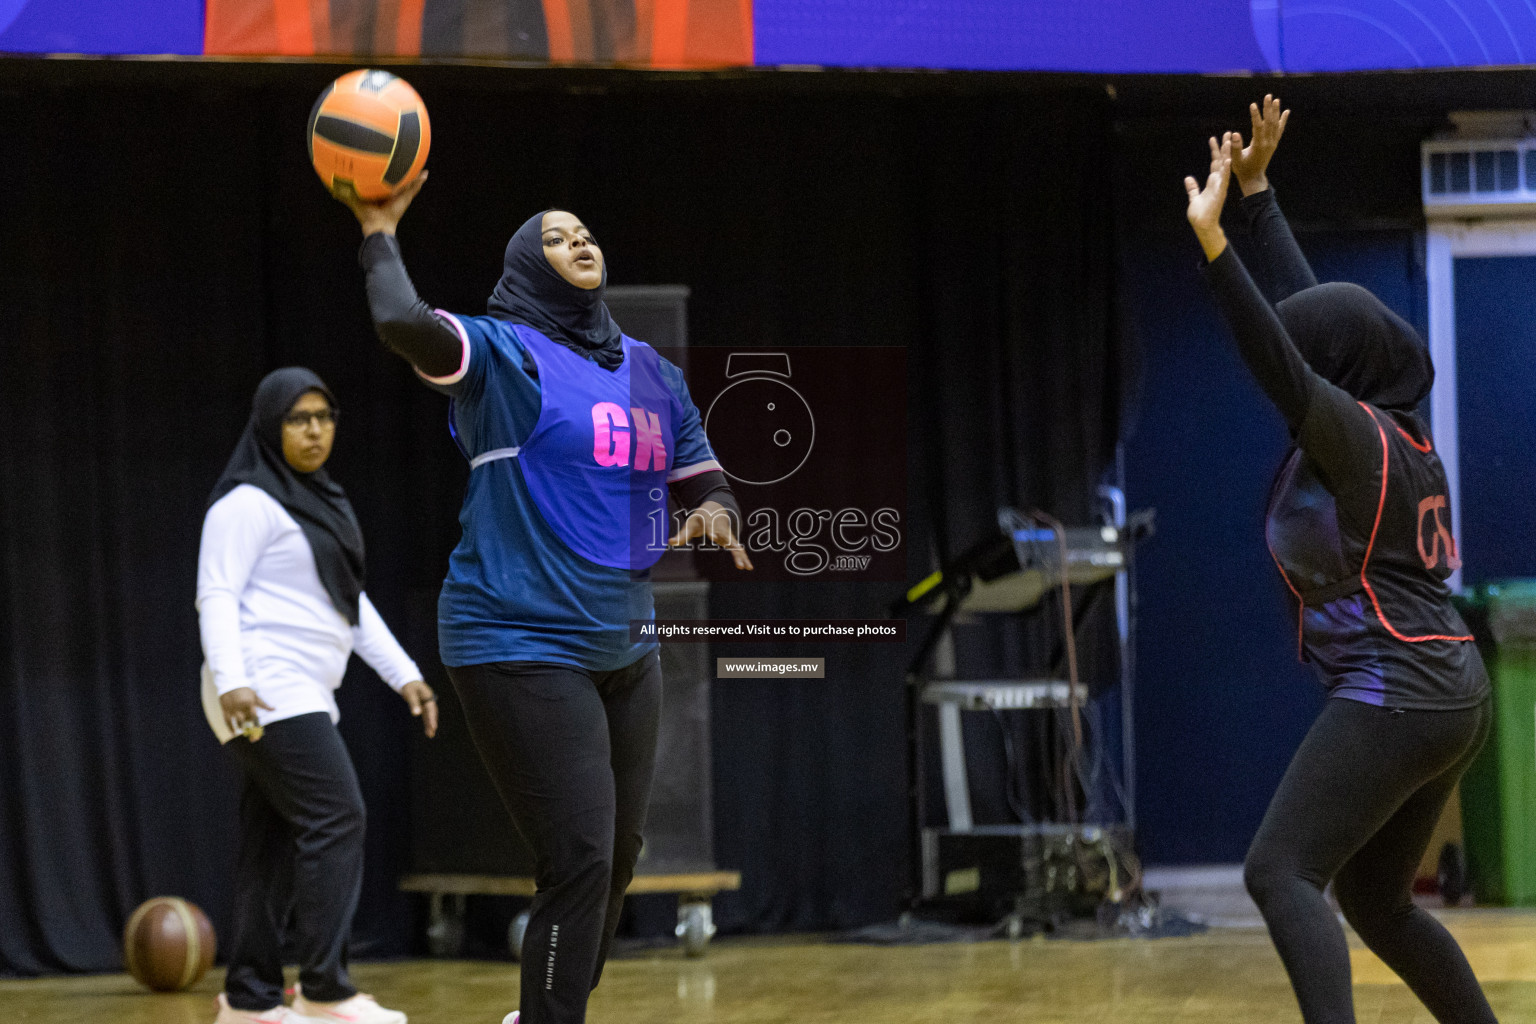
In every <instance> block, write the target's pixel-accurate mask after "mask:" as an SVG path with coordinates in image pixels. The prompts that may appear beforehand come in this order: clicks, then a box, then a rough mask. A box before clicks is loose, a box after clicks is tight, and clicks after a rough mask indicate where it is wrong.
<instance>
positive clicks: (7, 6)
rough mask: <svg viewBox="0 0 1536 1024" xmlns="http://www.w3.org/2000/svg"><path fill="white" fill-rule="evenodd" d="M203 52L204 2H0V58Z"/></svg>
mask: <svg viewBox="0 0 1536 1024" xmlns="http://www.w3.org/2000/svg"><path fill="white" fill-rule="evenodd" d="M202 52H203V0H137V2H135V0H30V2H28V0H0V53H100V54H164V53H174V54H200V53H202Z"/></svg>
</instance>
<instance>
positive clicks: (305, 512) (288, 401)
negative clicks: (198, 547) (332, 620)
mask: <svg viewBox="0 0 1536 1024" xmlns="http://www.w3.org/2000/svg"><path fill="white" fill-rule="evenodd" d="M310 391H315V392H319V393H320V394H321V395H323V396H324V397H325V400H326V401H327V402H329V403H330V406H331V412H332V415H335V412H336V397H335V396H334V395H332V394H331V389H330V388H328V387H326V386H325V382H324V381H323V380H321V379H320V377H319V376H318V375H317V374H316V373H315V372H314V371H312V370H307V369H305V368H304V367H302V366H288V367H284V368H283V369H281V370H273V371H272V372H271V373H269V374H267V375H266V376H265V377H263V378H262V379H261V383H260V384H258V385H257V386H256V397H255V398H254V399H253V400H252V402H251V418H250V419H249V420H248V421H247V422H246V424H245V431H244V433H242V434H241V435H240V440H239V441H238V442H237V443H236V444H235V451H234V454H233V455H231V456H230V457H229V462H228V463H227V464H226V465H225V467H224V473H223V474H222V475H221V476H220V477H219V482H218V483H216V484H214V485H213V493H212V494H210V495H209V496H208V505H209V507H212V505H213V503H214V502H216V501H218V500H219V499H220V498H222V497H224V495H226V494H228V493H229V492H230V491H232V490H234V489H235V488H236V487H238V486H240V485H241V484H251V485H252V486H255V487H260V488H261V489H262V490H263V491H266V492H267V493H268V494H270V495H271V496H272V497H273V498H274V499H276V501H277V503H278V504H280V505H282V506H283V508H284V509H286V510H287V512H288V514H289V515H291V516H292V517H293V519H294V521H295V522H296V523H298V524H299V529H301V530H303V531H304V538H305V539H306V540H307V541H309V546H310V549H311V550H312V551H313V552H314V555H315V568H316V569H318V570H319V572H320V583H321V585H322V586H324V587H325V592H326V593H327V594H329V595H330V598H331V602H332V603H333V604H334V605H335V606H336V610H337V611H339V612H341V614H342V615H343V616H344V617H345V618H346V620H347V622H348V623H350V624H351V625H354V626H355V625H357V621H358V598H359V596H360V595H361V594H362V592H363V531H362V529H361V527H359V526H358V523H357V515H356V513H354V512H353V511H352V503H351V502H349V501H347V495H346V492H345V491H343V490H342V489H341V485H340V484H338V483H336V482H335V481H334V480H332V479H331V478H330V476H329V475H327V474H326V472H325V470H324V469H317V470H315V471H314V472H313V473H301V472H299V471H298V470H296V469H294V468H293V467H292V466H290V465H289V464H288V460H287V459H286V458H284V456H283V419H284V417H286V416H287V415H288V412H289V410H290V409H292V408H293V403H295V402H297V401H298V400H299V399H300V398H302V397H303V396H304V395H305V394H307V393H308V392H310Z"/></svg>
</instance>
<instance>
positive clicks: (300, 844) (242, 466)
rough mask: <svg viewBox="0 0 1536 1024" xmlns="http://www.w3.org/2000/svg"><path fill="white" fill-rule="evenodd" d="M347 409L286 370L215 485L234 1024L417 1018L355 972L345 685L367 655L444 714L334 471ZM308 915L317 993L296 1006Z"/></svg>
mask: <svg viewBox="0 0 1536 1024" xmlns="http://www.w3.org/2000/svg"><path fill="white" fill-rule="evenodd" d="M335 435H336V405H335V400H334V398H333V397H332V395H331V392H330V390H329V389H328V388H327V387H326V386H325V384H324V382H322V381H321V380H320V378H319V377H318V376H316V375H315V374H314V373H312V372H311V371H309V370H306V369H303V368H300V367H289V368H287V369H282V370H276V371H274V372H272V373H270V374H268V375H267V376H266V377H265V378H263V380H262V382H261V384H260V385H259V386H258V387H257V389H256V397H255V401H254V402H253V407H252V411H251V419H250V422H249V423H248V424H247V425H246V429H245V433H244V434H243V435H242V436H241V439H240V442H239V444H238V445H237V446H236V448H235V453H234V454H233V455H232V456H231V457H230V460H229V464H228V466H226V467H225V470H224V474H223V476H221V477H220V479H219V482H218V484H217V485H216V486H215V487H214V490H213V494H212V497H211V498H210V503H209V507H208V514H207V517H206V519H205V520H204V522H203V536H202V547H201V550H200V551H199V554H198V572H197V608H198V619H199V627H200V630H201V633H202V641H203V653H204V656H205V659H206V660H205V662H204V666H203V703H204V709H205V711H206V712H207V714H208V720H209V724H210V725H211V726H212V727H213V730H214V732H215V734H216V735H217V736H218V737H219V740H220V742H222V743H224V744H225V745H226V749H228V750H229V751H230V752H231V754H232V755H233V756H234V758H235V760H236V761H238V762H239V764H240V767H241V770H242V773H243V774H244V776H245V786H244V791H243V793H242V794H241V800H240V829H241V836H240V860H239V865H238V868H237V870H236V876H235V900H234V903H235V906H234V924H233V929H232V936H231V941H230V942H229V972H228V976H227V978H226V981H225V986H224V991H223V992H222V993H220V995H219V1015H218V1019H217V1024H284V1022H287V1024H298V1022H301V1021H315V1020H319V1021H348V1022H351V1024H405V1022H406V1017H405V1015H404V1014H403V1013H400V1012H398V1011H395V1010H386V1009H384V1008H382V1007H380V1006H379V1005H378V1003H377V1002H375V1001H374V1000H373V999H372V997H370V996H367V995H364V994H362V993H359V992H358V991H357V989H356V987H355V986H353V985H352V983H351V981H350V979H349V978H348V976H347V964H346V961H347V955H346V948H347V936H348V934H349V933H350V931H351V927H352V916H353V914H354V913H355V911H356V909H357V900H358V894H359V892H360V891H361V886H362V873H363V825H364V817H365V812H364V808H363V800H362V793H361V791H360V790H359V788H358V784H357V776H356V774H355V772H354V771H353V768H352V761H351V759H350V758H349V757H348V755H347V749H346V746H345V744H343V742H342V740H341V736H340V734H339V733H338V732H337V731H336V722H337V720H338V718H339V717H340V716H339V714H338V712H337V709H336V698H335V690H336V688H337V687H338V686H340V685H341V677H342V673H343V672H344V671H345V670H346V665H347V658H348V656H349V655H350V654H351V653H352V652H353V651H354V650H355V651H356V652H357V653H358V654H359V655H360V656H361V657H362V658H363V660H364V661H366V662H367V663H368V664H369V665H370V666H371V667H372V668H373V669H374V670H375V671H376V672H378V674H379V675H380V676H381V677H382V678H383V679H384V681H385V682H386V683H388V684H389V685H390V686H391V687H392V688H393V689H395V690H396V691H397V692H398V693H399V694H400V695H401V696H402V697H403V698H405V700H406V702H407V703H408V704H409V705H410V708H411V713H412V714H413V715H417V716H420V717H421V718H422V720H423V725H424V726H425V729H426V733H427V735H428V736H431V735H432V734H433V733H434V732H436V729H437V705H436V698H435V697H434V695H433V693H432V690H431V689H430V688H429V687H428V686H427V685H426V683H424V682H423V681H422V679H421V673H420V671H418V670H417V668H416V664H415V662H413V661H412V660H411V659H410V657H409V656H407V655H406V653H405V651H403V650H402V649H401V647H400V645H399V643H397V642H396V641H395V638H394V636H393V635H392V634H391V633H390V631H389V627H387V626H386V625H385V624H384V620H383V619H381V618H380V617H379V613H378V612H377V611H376V610H375V609H374V607H373V604H372V603H371V602H370V601H369V600H368V595H367V594H366V593H364V592H363V542H362V533H361V530H360V529H359V528H358V524H357V517H356V516H355V515H354V514H353V511H352V506H351V505H350V504H349V503H348V501H347V498H346V494H345V493H344V492H343V491H342V489H341V487H340V486H339V485H337V484H336V483H335V482H334V481H332V480H331V479H330V477H329V476H328V475H327V474H326V473H325V471H324V469H323V468H322V467H323V466H324V465H325V461H326V459H328V458H329V457H330V453H331V446H332V444H333V442H334V441H335ZM290 910H291V912H292V915H293V918H292V935H291V936H290V938H291V939H292V942H293V945H294V947H295V949H296V950H297V953H298V956H299V960H300V975H299V981H300V992H299V994H298V995H297V996H296V997H295V1000H294V1004H293V1008H292V1009H289V1008H287V1007H285V1006H284V1005H283V969H282V963H283V959H282V951H283V926H284V923H285V921H286V920H287V918H288V914H289V912H290Z"/></svg>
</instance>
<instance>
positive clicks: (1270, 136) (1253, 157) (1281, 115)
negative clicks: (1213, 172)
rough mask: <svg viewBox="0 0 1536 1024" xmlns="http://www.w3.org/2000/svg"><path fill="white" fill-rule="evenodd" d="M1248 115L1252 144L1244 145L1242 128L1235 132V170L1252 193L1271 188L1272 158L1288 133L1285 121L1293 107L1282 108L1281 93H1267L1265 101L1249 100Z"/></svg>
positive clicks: (1239, 181)
mask: <svg viewBox="0 0 1536 1024" xmlns="http://www.w3.org/2000/svg"><path fill="white" fill-rule="evenodd" d="M1248 119H1249V121H1250V122H1252V125H1253V134H1252V135H1251V136H1250V137H1249V140H1248V145H1246V146H1244V145H1243V137H1242V134H1241V133H1240V132H1232V133H1231V135H1232V138H1233V141H1234V145H1233V147H1232V173H1233V174H1235V175H1237V184H1238V187H1239V188H1241V189H1242V190H1243V195H1245V196H1251V195H1253V194H1254V193H1255V192H1263V191H1264V190H1265V189H1267V188H1269V176H1268V172H1269V161H1270V158H1271V157H1273V156H1274V155H1275V150H1276V149H1277V148H1278V147H1279V145H1280V136H1281V135H1283V134H1284V133H1285V123H1286V122H1287V121H1289V120H1290V119H1291V112H1290V111H1289V110H1281V109H1280V97H1278V96H1270V95H1268V94H1266V95H1265V96H1264V102H1263V103H1262V104H1258V103H1250V104H1248Z"/></svg>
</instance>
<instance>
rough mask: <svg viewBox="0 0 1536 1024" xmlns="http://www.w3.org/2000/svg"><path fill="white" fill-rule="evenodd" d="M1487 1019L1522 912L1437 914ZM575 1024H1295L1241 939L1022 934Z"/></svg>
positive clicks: (60, 1002) (1519, 975)
mask: <svg viewBox="0 0 1536 1024" xmlns="http://www.w3.org/2000/svg"><path fill="white" fill-rule="evenodd" d="M1441 915H1442V919H1443V920H1445V921H1446V922H1447V924H1448V925H1449V926H1450V928H1451V930H1452V931H1453V932H1454V933H1455V934H1456V937H1457V938H1458V939H1459V940H1460V941H1461V943H1462V945H1463V947H1464V948H1465V949H1466V950H1467V953H1468V956H1469V957H1470V959H1471V961H1472V966H1473V967H1474V968H1475V969H1476V971H1477V974H1478V977H1480V978H1481V979H1482V980H1483V983H1484V987H1485V989H1486V990H1487V992H1488V997H1489V1000H1490V1002H1492V1004H1493V1008H1494V1011H1495V1012H1496V1013H1497V1014H1498V1016H1499V1019H1500V1020H1501V1021H1502V1022H1503V1024H1519V1022H1522V1021H1529V1022H1532V1024H1536V911H1504V910H1454V911H1444V912H1441ZM1351 945H1352V946H1353V947H1354V950H1355V952H1354V964H1355V1005H1356V1007H1357V1012H1358V1015H1359V1020H1360V1021H1361V1024H1431V1018H1430V1016H1429V1014H1428V1013H1427V1012H1425V1010H1424V1009H1423V1008H1422V1007H1421V1006H1420V1005H1419V1004H1418V1002H1417V1001H1416V1000H1415V999H1414V998H1413V996H1412V994H1411V993H1409V991H1408V989H1407V988H1406V987H1405V986H1404V985H1403V984H1402V983H1401V982H1399V981H1397V979H1396V978H1395V977H1393V975H1392V974H1391V972H1389V971H1388V970H1387V969H1386V968H1385V967H1384V966H1383V965H1382V964H1381V962H1380V961H1378V960H1376V959H1375V957H1373V956H1372V955H1371V954H1370V953H1369V952H1366V951H1365V950H1363V949H1361V948H1360V947H1359V943H1358V942H1355V941H1353V938H1352V941H1351ZM354 975H355V977H356V979H357V981H358V982H359V984H361V985H362V987H363V988H364V989H365V990H366V991H371V992H373V993H374V994H375V995H377V996H378V997H379V998H380V1001H381V1002H383V1003H384V1005H386V1006H392V1007H397V1008H399V1009H402V1010H405V1011H406V1012H407V1013H409V1014H410V1019H411V1022H412V1024H500V1021H501V1018H502V1015H503V1014H505V1013H506V1012H507V1011H508V1010H510V1009H513V1008H515V1007H516V1005H517V998H516V993H517V968H516V965H515V964H511V963H490V962H477V961H431V960H414V961H408V962H402V963H383V964H377V963H376V964H361V965H358V966H357V967H356V968H355V969H354ZM221 977H222V975H221V973H220V972H218V971H215V972H213V973H211V974H210V975H209V976H208V977H206V978H204V979H203V981H202V982H201V983H200V984H199V985H198V986H197V988H196V989H195V990H194V991H192V992H189V993H183V994H177V995H151V994H149V993H146V992H143V991H141V990H139V989H138V987H137V986H136V985H135V983H134V982H133V981H132V980H131V979H129V978H127V977H126V976H123V975H106V976H96V977H80V978H46V979H40V980H31V981H0V1020H3V1021H4V1022H5V1024H14V1022H17V1021H25V1022H27V1024H65V1022H68V1024H78V1022H82V1021H92V1022H94V1021H110V1022H113V1024H211V1022H212V1020H213V1013H212V1009H211V1008H212V1006H213V998H214V995H215V993H217V992H218V986H219V982H220V979H221ZM588 1019H589V1020H590V1021H592V1024H918V1022H922V1024H982V1022H986V1024H1000V1022H1014V1024H1024V1022H1028V1024H1089V1022H1093V1024H1112V1022H1120V1021H1125V1022H1134V1024H1175V1022H1177V1024H1218V1022H1219V1024H1258V1022H1263V1024H1292V1022H1299V1021H1300V1019H1301V1018H1300V1015H1299V1014H1298V1013H1297V1012H1296V1006H1295V1003H1294V1001H1293V1000H1292V998H1291V993H1290V989H1289V987H1288V986H1287V985H1286V980H1285V975H1284V973H1283V972H1282V970H1281V968H1280V962H1279V961H1278V960H1277V959H1276V957H1275V954H1274V951H1273V949H1272V948H1271V947H1270V945H1269V940H1268V938H1267V937H1266V936H1265V934H1264V932H1263V931H1261V930H1256V929H1234V930H1214V931H1211V932H1208V933H1206V934H1204V935H1198V936H1195V937H1193V938H1187V939H1156V940H1146V939H1119V940H1114V941H1107V942H1067V941H1057V940H1025V941H1023V942H1018V943H1009V942H985V943H978V944H973V945H935V946H902V947H877V946H854V945H842V944H828V943H823V942H820V941H818V940H817V939H815V938H789V939H738V940H727V941H720V942H717V943H716V944H714V945H712V946H711V947H710V949H709V952H708V953H707V954H706V955H705V956H704V957H703V958H702V959H699V960H688V959H686V958H685V957H683V956H682V954H681V953H679V952H676V951H672V950H664V951H659V952H649V953H645V954H639V955H636V956H633V957H630V958H625V959H620V960H616V961H614V962H612V963H610V964H609V965H608V971H607V975H606V977H605V979H604V981H603V984H602V987H600V988H599V989H598V991H597V993H596V994H595V995H594V997H593V1000H592V1007H591V1012H590V1013H589V1015H588Z"/></svg>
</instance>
